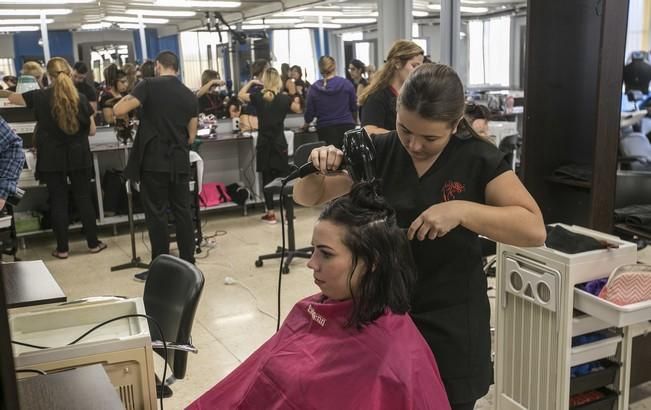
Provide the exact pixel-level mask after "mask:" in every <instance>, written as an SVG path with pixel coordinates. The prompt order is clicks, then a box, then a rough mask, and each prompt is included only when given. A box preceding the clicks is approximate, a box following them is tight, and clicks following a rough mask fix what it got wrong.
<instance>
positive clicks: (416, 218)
mask: <svg viewBox="0 0 651 410" xmlns="http://www.w3.org/2000/svg"><path fill="white" fill-rule="evenodd" d="M464 109H465V103H464V91H463V84H462V83H461V80H460V79H459V76H458V75H457V73H456V72H455V71H454V70H453V69H452V68H450V67H448V66H446V65H442V64H424V65H422V66H420V67H418V68H417V69H416V70H414V72H413V73H412V74H411V75H410V76H409V78H408V79H407V81H406V82H405V83H404V85H403V87H402V89H401V90H400V94H399V96H398V107H397V119H396V131H391V132H389V133H387V134H383V135H376V136H374V139H373V140H374V143H375V147H376V151H377V155H376V158H375V174H376V176H377V177H378V178H379V179H380V180H381V186H382V191H383V194H384V196H385V198H386V199H387V200H388V202H389V204H390V205H391V206H392V207H393V208H394V209H395V210H396V212H397V219H398V224H399V226H400V227H402V228H406V229H408V236H409V239H410V240H411V248H412V253H413V256H414V259H415V261H416V266H417V268H418V273H419V277H418V283H417V285H416V287H415V290H414V293H413V296H412V300H411V316H412V318H413V319H414V322H415V323H416V325H417V326H418V328H419V329H420V331H421V333H422V334H423V336H424V337H425V339H426V340H427V342H428V344H429V346H430V347H431V349H432V351H433V353H434V356H435V358H436V360H437V361H438V363H439V368H440V371H441V376H442V377H443V381H444V383H445V388H446V390H447V394H448V398H449V399H450V402H451V404H452V409H453V410H465V409H472V408H473V407H474V403H475V401H476V400H477V399H478V398H480V397H482V396H484V395H485V394H486V392H487V391H488V386H489V385H490V382H491V374H492V365H491V358H490V353H491V349H490V347H491V344H490V325H489V319H490V307H489V303H488V297H487V295H486V290H487V284H486V276H485V275H484V272H483V270H482V255H481V247H480V242H479V238H478V235H483V236H486V237H488V238H490V239H493V240H495V241H499V242H503V243H507V244H512V245H517V246H540V245H542V244H543V243H544V241H545V236H546V232H545V226H544V222H543V218H542V215H541V212H540V209H539V208H538V205H537V204H536V202H535V201H534V199H533V198H532V197H531V195H530V194H529V192H527V190H526V189H525V188H524V186H523V185H522V184H521V182H520V180H519V179H518V177H517V176H516V175H515V173H514V172H513V171H512V170H511V169H510V168H509V165H508V164H507V162H506V161H505V160H504V154H502V153H501V152H500V151H499V150H498V149H497V148H496V147H495V146H494V145H491V144H490V143H488V142H485V141H484V140H482V139H481V138H480V137H479V136H478V135H476V134H475V132H474V131H473V130H472V128H471V127H470V125H469V124H468V123H467V122H466V120H465V119H464ZM342 158H343V155H342V152H341V151H340V150H338V149H336V148H335V147H333V146H330V147H321V148H317V149H315V150H314V151H312V153H311V156H310V159H311V161H312V163H313V164H314V165H315V166H316V168H317V169H319V171H320V172H319V173H316V174H312V175H308V176H306V177H304V178H302V179H301V180H299V181H298V182H297V183H296V185H295V186H294V199H295V200H296V202H298V203H300V204H303V205H317V204H320V203H323V202H326V201H328V200H330V199H332V198H336V197H338V196H341V195H343V194H345V193H347V192H348V191H349V190H350V187H351V186H352V180H351V178H350V177H349V176H348V175H347V174H345V173H342V172H333V171H336V170H337V169H338V168H339V165H340V164H341V161H342Z"/></svg>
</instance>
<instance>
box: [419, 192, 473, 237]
mask: <svg viewBox="0 0 651 410" xmlns="http://www.w3.org/2000/svg"><path fill="white" fill-rule="evenodd" d="M462 208H463V207H462V204H461V203H460V202H459V201H450V202H442V203H440V204H436V205H432V206H430V207H429V208H427V209H426V210H425V211H423V213H421V214H420V215H419V216H418V218H416V219H414V221H413V222H412V223H411V225H410V226H409V230H408V231H407V237H408V238H409V240H412V239H414V238H416V239H418V240H419V241H424V240H425V238H428V239H436V238H440V237H442V236H445V235H446V234H447V233H448V232H450V231H451V230H453V229H454V228H456V227H457V226H459V225H460V224H461V211H462Z"/></svg>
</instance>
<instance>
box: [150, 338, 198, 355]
mask: <svg viewBox="0 0 651 410" xmlns="http://www.w3.org/2000/svg"><path fill="white" fill-rule="evenodd" d="M166 344H167V348H168V349H169V350H179V351H182V352H188V353H194V354H197V353H199V349H197V348H196V347H194V346H192V345H191V344H187V345H179V344H176V343H172V342H166ZM151 347H152V348H153V349H163V342H162V341H161V340H152V341H151Z"/></svg>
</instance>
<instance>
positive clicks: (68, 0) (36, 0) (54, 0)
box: [0, 0, 97, 6]
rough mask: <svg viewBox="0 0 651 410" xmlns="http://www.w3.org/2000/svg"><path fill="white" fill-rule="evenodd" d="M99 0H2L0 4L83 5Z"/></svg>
mask: <svg viewBox="0 0 651 410" xmlns="http://www.w3.org/2000/svg"><path fill="white" fill-rule="evenodd" d="M96 1H97V0H0V4H20V5H21V6H24V5H26V4H36V5H52V4H56V5H61V4H83V3H95V2H96Z"/></svg>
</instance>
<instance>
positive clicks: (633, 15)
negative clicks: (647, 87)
mask: <svg viewBox="0 0 651 410" xmlns="http://www.w3.org/2000/svg"><path fill="white" fill-rule="evenodd" d="M644 2H645V0H630V2H629V6H628V28H627V30H626V54H625V55H624V58H625V59H626V62H629V61H630V59H631V53H632V52H634V51H642V50H644V48H645V47H644V45H643V39H644V38H648V36H649V27H648V26H646V27H645V24H644V23H645V18H644Z"/></svg>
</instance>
